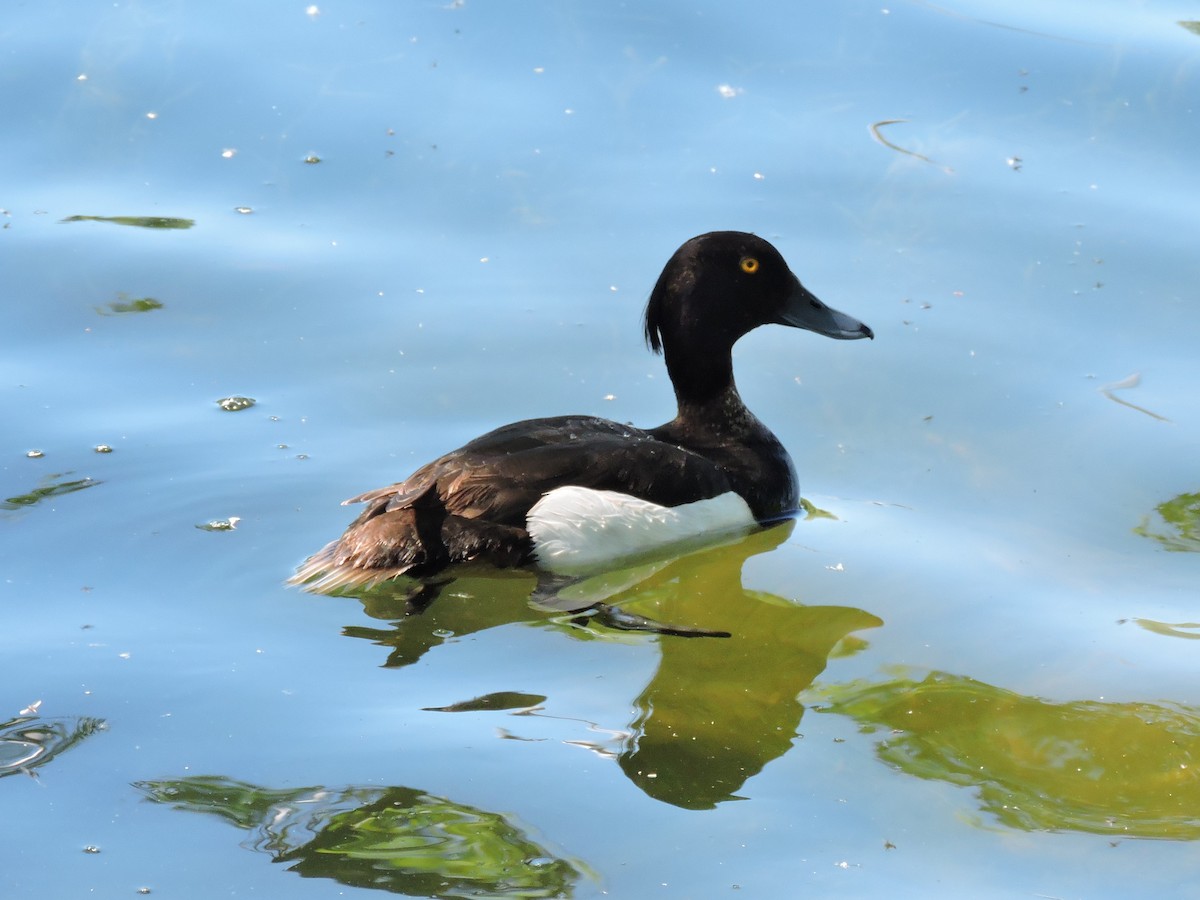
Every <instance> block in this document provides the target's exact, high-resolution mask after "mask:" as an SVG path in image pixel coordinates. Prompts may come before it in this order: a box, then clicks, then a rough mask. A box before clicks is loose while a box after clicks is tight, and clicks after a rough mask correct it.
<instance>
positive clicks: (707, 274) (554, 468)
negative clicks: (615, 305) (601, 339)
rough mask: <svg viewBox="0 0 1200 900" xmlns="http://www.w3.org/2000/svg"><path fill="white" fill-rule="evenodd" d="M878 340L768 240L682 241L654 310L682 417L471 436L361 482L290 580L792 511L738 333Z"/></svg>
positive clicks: (683, 529)
mask: <svg viewBox="0 0 1200 900" xmlns="http://www.w3.org/2000/svg"><path fill="white" fill-rule="evenodd" d="M769 324H779V325H791V326H793V327H796V328H805V329H808V330H809V331H815V332H816V333H817V334H823V335H825V336H827V337H832V338H838V339H841V340H854V339H857V338H864V337H865V338H871V337H874V335H873V334H872V332H871V329H870V328H868V327H867V326H866V325H864V324H863V323H862V322H860V321H858V320H857V319H854V318H852V317H850V316H848V315H845V314H844V313H840V312H838V311H837V310H834V309H830V308H829V307H828V306H826V305H825V304H823V303H822V302H821V301H820V300H818V299H817V298H816V297H814V296H813V295H812V294H811V293H809V292H808V290H807V289H806V288H805V287H804V286H803V285H801V284H800V281H799V280H798V279H797V278H796V276H795V275H793V274H792V272H791V270H790V269H789V268H788V265H787V263H786V262H784V260H783V257H782V256H781V255H780V254H779V251H777V250H776V249H775V248H774V247H773V246H771V244H769V243H768V242H767V241H765V240H763V239H762V238H760V237H756V236H755V235H752V234H745V233H742V232H737V231H714V232H711V233H709V234H702V235H700V236H699V237H694V238H692V239H691V240H690V241H688V242H687V243H685V244H684V245H683V246H682V247H680V248H679V249H678V250H677V251H675V254H674V255H673V256H672V257H671V259H670V260H669V261H668V262H667V265H666V268H664V269H663V272H662V275H660V276H659V278H658V282H657V284H655V286H654V290H653V291H652V292H651V294H650V300H649V303H648V304H647V306H646V321H645V334H646V341H647V343H648V344H649V345H650V348H651V349H652V350H654V351H655V352H662V353H663V354H664V356H665V357H666V364H667V372H668V374H669V375H670V378H671V383H672V385H673V386H674V388H675V397H676V400H677V402H678V414H677V415H676V417H675V418H674V419H672V420H671V421H670V422H667V423H666V424H665V425H660V426H659V427H657V428H651V429H646V430H643V429H640V428H634V427H633V426H631V425H621V424H619V423H617V422H612V421H609V420H607V419H599V418H595V417H592V416H559V417H556V418H550V419H530V420H528V421H524V422H516V423H514V424H512V425H505V426H503V427H501V428H497V429H496V430H495V431H492V432H489V433H488V434H485V435H483V436H482V437H478V438H476V439H475V440H473V441H471V442H470V443H468V444H466V445H465V446H463V447H461V448H459V449H458V450H455V451H453V452H451V453H447V454H446V455H445V456H443V457H441V458H440V459H436V460H434V461H433V462H431V463H429V464H428V465H425V466H423V467H421V468H420V469H418V470H417V471H416V472H415V473H413V474H412V475H411V476H410V477H409V478H408V479H406V480H405V481H402V482H399V483H398V484H393V485H390V486H388V487H384V488H379V489H377V490H373V491H368V492H367V493H365V494H360V495H359V496H357V497H354V498H353V499H350V500H347V501H346V503H366V504H367V507H366V509H365V510H364V511H363V512H362V514H361V515H360V516H359V517H358V518H357V519H355V520H354V522H353V523H351V525H350V526H349V528H347V529H346V532H345V534H343V535H342V536H341V537H340V538H338V539H337V540H335V541H333V542H332V543H330V544H329V545H327V546H326V547H325V548H324V549H323V550H321V551H320V552H318V553H316V554H315V555H314V556H312V557H311V558H310V559H309V560H308V561H307V562H305V563H304V564H303V565H302V566H301V567H300V568H299V569H298V570H297V572H296V574H295V575H294V576H293V577H292V579H291V582H292V583H293V584H303V585H304V586H305V587H306V588H307V589H308V590H313V591H322V592H323V591H332V590H336V589H338V588H344V587H351V588H352V587H362V586H369V585H372V584H375V583H377V582H380V581H384V580H386V579H389V578H393V577H395V576H397V575H408V576H411V577H413V578H417V579H429V578H430V577H431V576H434V575H436V574H437V573H439V572H441V571H442V570H443V569H445V568H447V567H448V566H452V565H454V564H457V563H465V562H468V561H481V562H485V563H490V564H491V565H494V566H500V567H512V566H526V565H530V566H534V567H536V568H537V569H540V570H542V571H544V572H549V573H556V574H562V575H570V574H576V573H584V572H590V571H594V570H596V569H597V568H598V567H601V566H604V565H605V564H606V563H607V564H611V563H613V561H616V560H621V559H623V558H628V557H631V556H634V555H639V554H644V553H647V552H650V551H654V550H656V549H660V548H665V547H668V546H671V545H673V544H676V543H678V542H681V541H686V540H693V539H696V538H699V537H701V536H702V535H706V534H710V533H711V534H714V535H720V534H727V533H728V532H730V531H732V530H736V529H739V528H746V527H750V526H753V525H754V524H755V523H758V524H766V523H769V522H772V521H775V520H778V519H782V518H786V517H788V516H790V515H792V514H793V513H795V511H796V509H797V507H798V505H799V502H800V494H799V489H798V487H797V485H796V474H795V471H794V469H793V468H792V462H791V459H789V457H788V454H787V451H786V450H784V448H783V445H782V444H780V443H779V441H778V439H776V437H775V435H773V434H772V433H771V432H770V431H769V430H768V429H767V428H766V426H764V425H763V424H762V423H761V422H760V421H759V420H758V419H757V418H755V417H754V415H753V414H752V413H751V412H750V410H748V409H747V408H746V406H745V404H743V403H742V399H741V397H739V396H738V392H737V388H736V387H735V386H734V383H733V364H732V359H731V353H732V349H733V345H734V343H735V342H736V341H737V340H738V339H739V338H740V337H742V336H743V335H744V334H747V333H748V332H750V331H752V330H753V329H755V328H757V327H758V326H759V325H769Z"/></svg>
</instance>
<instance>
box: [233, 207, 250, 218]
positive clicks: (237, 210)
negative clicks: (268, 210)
mask: <svg viewBox="0 0 1200 900" xmlns="http://www.w3.org/2000/svg"><path fill="white" fill-rule="evenodd" d="M233 211H234V212H235V213H238V214H239V215H243V216H248V215H250V214H251V213H253V212H254V210H253V209H251V208H250V207H249V206H235V207H234V208H233Z"/></svg>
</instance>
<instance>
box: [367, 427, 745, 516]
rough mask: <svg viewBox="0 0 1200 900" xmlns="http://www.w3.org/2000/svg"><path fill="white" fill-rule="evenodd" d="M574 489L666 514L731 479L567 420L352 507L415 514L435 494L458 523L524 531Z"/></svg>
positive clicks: (517, 431) (492, 438)
mask: <svg viewBox="0 0 1200 900" xmlns="http://www.w3.org/2000/svg"><path fill="white" fill-rule="evenodd" d="M568 484H571V485H578V486H580V487H588V488H596V489H600V490H610V491H620V492H622V493H626V494H630V495H632V496H634V497H638V498H640V499H642V500H649V501H651V502H653V503H659V504H662V505H664V506H674V505H677V504H679V503H681V502H686V501H688V500H703V499H707V498H709V497H715V496H717V495H718V494H722V493H725V492H726V491H728V490H730V484H729V480H728V478H727V477H726V474H725V471H724V470H723V469H722V468H721V467H720V466H718V465H716V464H715V463H713V462H711V461H710V460H708V459H706V458H705V457H703V456H700V455H699V454H697V453H693V452H692V451H690V450H685V449H683V448H681V447H679V446H677V445H675V444H670V443H667V442H664V441H661V440H658V439H657V438H655V437H653V436H652V435H651V434H649V433H648V432H646V431H642V430H641V429H638V428H634V427H632V426H629V425H621V424H619V423H617V422H612V421H609V420H607V419H597V418H591V417H586V416H561V417H557V418H552V419H533V420H530V421H527V422H517V423H514V424H513V425H506V426H504V427H503V428H498V429H496V430H495V431H492V432H489V433H488V434H485V435H483V436H482V437H479V438H476V439H475V440H473V441H471V442H470V443H469V444H466V445H464V446H463V447H461V448H460V449H458V450H455V451H453V452H452V453H448V454H446V455H445V456H443V457H441V458H440V459H437V460H434V461H433V462H432V463H429V464H428V465H426V466H423V467H422V468H421V469H419V470H417V471H416V472H414V473H413V475H412V476H411V477H409V478H408V479H406V480H405V481H403V482H400V483H399V484H394V485H390V486H389V487H386V488H380V489H378V490H374V491H369V492H367V493H365V494H361V495H359V496H358V497H355V498H353V499H352V500H348V501H346V502H347V503H353V502H369V503H370V504H371V507H370V508H368V510H367V511H366V513H364V515H367V514H369V513H371V512H375V513H376V514H377V513H378V512H384V511H392V510H397V509H406V508H410V507H412V506H413V505H414V504H415V503H417V502H418V500H419V499H420V498H421V497H423V496H426V495H427V494H428V493H429V492H430V491H431V490H433V491H436V494H437V496H438V498H439V499H440V500H441V502H442V504H443V505H444V507H445V509H446V512H447V513H449V514H451V515H457V516H462V517H464V518H469V519H482V520H484V521H488V522H494V523H496V524H498V525H508V526H515V527H518V528H524V527H525V515H526V513H527V512H528V511H529V509H530V507H532V506H533V505H534V504H535V503H537V501H538V500H539V499H541V497H542V496H543V495H544V494H546V493H548V492H549V491H552V490H554V489H555V488H557V487H562V486H563V485H568Z"/></svg>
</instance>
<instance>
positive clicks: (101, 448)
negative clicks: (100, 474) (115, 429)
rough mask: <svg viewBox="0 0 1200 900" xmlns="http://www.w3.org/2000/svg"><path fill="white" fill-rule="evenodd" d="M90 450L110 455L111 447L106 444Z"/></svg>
mask: <svg viewBox="0 0 1200 900" xmlns="http://www.w3.org/2000/svg"><path fill="white" fill-rule="evenodd" d="M92 449H93V450H95V451H96V452H97V453H112V447H110V446H109V445H108V444H97V445H96V446H95V447H93V448H92Z"/></svg>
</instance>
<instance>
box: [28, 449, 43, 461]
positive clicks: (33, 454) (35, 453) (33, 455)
mask: <svg viewBox="0 0 1200 900" xmlns="http://www.w3.org/2000/svg"><path fill="white" fill-rule="evenodd" d="M25 455H26V456H27V457H29V459H41V458H42V457H43V456H45V455H46V454H45V453H44V452H42V451H41V450H26V451H25Z"/></svg>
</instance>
